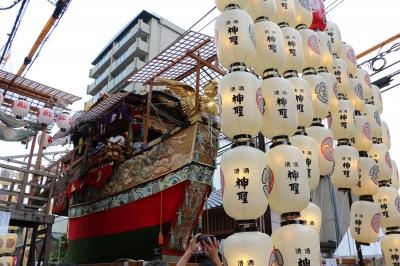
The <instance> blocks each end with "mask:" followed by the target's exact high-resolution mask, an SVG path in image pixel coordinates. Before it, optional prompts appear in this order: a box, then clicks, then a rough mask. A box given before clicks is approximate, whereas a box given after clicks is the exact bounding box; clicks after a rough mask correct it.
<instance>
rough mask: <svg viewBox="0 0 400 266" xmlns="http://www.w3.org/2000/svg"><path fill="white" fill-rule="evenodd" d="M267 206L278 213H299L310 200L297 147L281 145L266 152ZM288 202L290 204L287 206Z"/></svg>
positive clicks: (305, 169)
mask: <svg viewBox="0 0 400 266" xmlns="http://www.w3.org/2000/svg"><path fill="white" fill-rule="evenodd" d="M267 162H268V170H269V177H270V181H269V197H268V201H269V205H270V207H271V209H272V210H274V211H276V212H278V213H280V214H285V213H293V212H300V211H301V210H302V209H304V208H306V207H307V205H308V202H309V199H310V187H309V185H308V178H307V168H306V162H305V160H304V155H303V154H302V152H301V150H300V149H299V148H297V147H294V146H291V145H287V144H281V145H277V146H275V147H273V148H271V149H269V150H268V151H267ZM287 202H290V204H287Z"/></svg>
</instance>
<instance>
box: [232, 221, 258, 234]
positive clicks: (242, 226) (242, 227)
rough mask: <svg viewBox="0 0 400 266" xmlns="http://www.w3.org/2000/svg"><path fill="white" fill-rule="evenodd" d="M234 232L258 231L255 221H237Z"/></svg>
mask: <svg viewBox="0 0 400 266" xmlns="http://www.w3.org/2000/svg"><path fill="white" fill-rule="evenodd" d="M235 231H236V232H256V231H258V226H257V221H256V220H238V221H237V225H236V229H235Z"/></svg>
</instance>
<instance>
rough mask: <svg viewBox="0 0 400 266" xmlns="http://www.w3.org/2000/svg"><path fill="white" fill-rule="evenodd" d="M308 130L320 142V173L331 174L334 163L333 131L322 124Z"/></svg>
mask: <svg viewBox="0 0 400 266" xmlns="http://www.w3.org/2000/svg"><path fill="white" fill-rule="evenodd" d="M306 132H307V134H308V135H309V136H310V137H312V138H313V139H314V140H315V141H316V142H317V143H318V147H319V169H320V175H321V176H325V175H329V174H331V173H332V170H333V164H334V158H333V136H332V132H331V131H330V130H329V129H327V128H325V127H323V126H322V125H321V126H319V125H318V126H317V125H315V126H311V127H309V128H306Z"/></svg>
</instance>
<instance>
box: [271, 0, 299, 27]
mask: <svg viewBox="0 0 400 266" xmlns="http://www.w3.org/2000/svg"><path fill="white" fill-rule="evenodd" d="M275 2H276V14H275V23H276V24H278V25H279V26H281V25H282V26H283V25H287V26H290V27H292V28H294V27H295V24H296V19H295V16H296V15H295V5H294V0H275Z"/></svg>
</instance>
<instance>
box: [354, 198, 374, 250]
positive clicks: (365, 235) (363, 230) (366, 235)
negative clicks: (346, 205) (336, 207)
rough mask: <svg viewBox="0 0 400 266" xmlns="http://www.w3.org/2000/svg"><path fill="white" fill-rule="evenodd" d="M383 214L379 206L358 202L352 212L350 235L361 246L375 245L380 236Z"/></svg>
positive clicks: (367, 202)
mask: <svg viewBox="0 0 400 266" xmlns="http://www.w3.org/2000/svg"><path fill="white" fill-rule="evenodd" d="M380 227H381V212H380V208H379V206H378V204H376V203H373V202H369V201H356V202H354V203H353V205H352V206H351V211H350V233H351V236H352V237H353V238H354V239H355V240H356V241H357V242H359V243H360V244H370V243H374V242H375V241H376V240H377V239H378V236H379V230H380Z"/></svg>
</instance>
